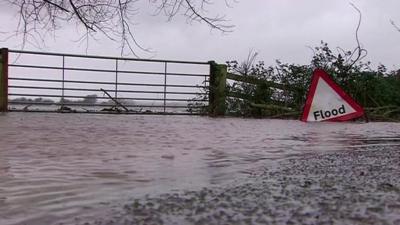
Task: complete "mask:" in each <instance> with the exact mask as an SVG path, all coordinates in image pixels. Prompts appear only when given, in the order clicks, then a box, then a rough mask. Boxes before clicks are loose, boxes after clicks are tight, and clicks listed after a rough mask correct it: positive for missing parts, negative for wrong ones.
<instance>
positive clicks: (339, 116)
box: [301, 69, 364, 122]
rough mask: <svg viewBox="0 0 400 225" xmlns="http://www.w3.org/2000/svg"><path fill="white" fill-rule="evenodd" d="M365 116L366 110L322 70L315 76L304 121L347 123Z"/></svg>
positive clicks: (305, 108)
mask: <svg viewBox="0 0 400 225" xmlns="http://www.w3.org/2000/svg"><path fill="white" fill-rule="evenodd" d="M363 114H364V110H363V109H362V107H361V106H360V105H358V104H357V103H356V102H355V101H354V100H353V99H352V98H351V97H350V96H349V95H347V94H346V93H345V92H344V91H343V90H342V89H341V88H340V87H339V85H337V84H336V83H335V82H334V81H333V80H332V79H331V78H330V77H329V75H328V74H327V73H326V72H325V71H323V70H320V69H316V70H315V71H314V74H313V78H312V82H311V86H310V90H309V93H308V96H307V100H306V104H305V106H304V111H303V116H302V119H301V120H302V121H304V122H317V121H326V120H328V121H346V120H351V119H354V118H357V117H360V116H362V115H363Z"/></svg>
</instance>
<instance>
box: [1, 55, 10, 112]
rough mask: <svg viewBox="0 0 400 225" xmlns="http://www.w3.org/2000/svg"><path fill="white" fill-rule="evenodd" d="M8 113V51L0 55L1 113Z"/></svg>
mask: <svg viewBox="0 0 400 225" xmlns="http://www.w3.org/2000/svg"><path fill="white" fill-rule="evenodd" d="M7 111H8V49H7V48H2V49H1V53H0V112H7Z"/></svg>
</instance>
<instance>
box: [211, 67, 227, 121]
mask: <svg viewBox="0 0 400 225" xmlns="http://www.w3.org/2000/svg"><path fill="white" fill-rule="evenodd" d="M209 63H210V92H209V106H208V107H209V110H208V114H209V115H210V116H224V115H225V110H226V106H225V98H226V93H225V89H226V75H227V73H228V72H227V66H226V65H224V64H217V63H216V62H214V61H210V62H209Z"/></svg>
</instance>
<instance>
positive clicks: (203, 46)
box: [0, 0, 400, 69]
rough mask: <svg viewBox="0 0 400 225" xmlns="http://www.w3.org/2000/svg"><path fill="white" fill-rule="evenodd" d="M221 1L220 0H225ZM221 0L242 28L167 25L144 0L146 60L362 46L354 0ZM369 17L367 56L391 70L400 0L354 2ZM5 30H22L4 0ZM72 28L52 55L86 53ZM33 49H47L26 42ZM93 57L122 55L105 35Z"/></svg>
mask: <svg viewBox="0 0 400 225" xmlns="http://www.w3.org/2000/svg"><path fill="white" fill-rule="evenodd" d="M218 1H219V0H218ZM222 2H224V1H222V0H221V1H220V2H219V3H218V4H216V6H215V7H214V8H216V9H210V13H212V12H217V13H219V14H225V15H226V17H227V18H228V19H229V20H230V22H229V24H233V25H235V28H234V30H233V32H231V33H225V34H221V32H218V31H216V30H210V28H209V27H207V25H205V24H197V23H192V24H188V23H187V21H186V20H185V19H183V18H182V17H176V18H175V19H174V20H173V21H171V22H167V19H166V18H165V17H162V16H156V17H155V16H152V15H151V12H152V10H153V9H151V8H149V4H148V1H147V0H143V1H142V2H139V3H138V4H140V5H144V6H145V10H142V11H141V12H140V14H138V15H137V16H136V18H135V19H136V20H137V21H136V23H137V25H135V27H134V29H135V31H136V33H135V34H136V37H137V39H138V41H139V42H140V43H141V44H142V45H143V46H145V47H149V48H151V49H153V50H154V54H147V53H145V52H140V51H138V54H139V55H140V56H142V57H150V56H151V57H153V58H160V59H178V60H195V61H209V60H216V61H217V62H221V63H223V62H225V61H227V60H233V59H237V60H242V59H245V58H246V57H247V55H248V53H249V51H250V50H253V51H256V52H258V53H259V57H258V59H259V60H263V61H265V63H266V64H273V63H274V61H275V60H276V59H280V60H282V61H284V62H289V63H299V64H302V63H308V62H309V61H310V59H311V57H312V51H311V50H310V49H308V48H307V47H306V46H318V45H319V43H320V41H321V40H324V41H326V42H328V43H329V45H330V46H331V47H332V49H335V48H336V47H337V46H340V47H342V48H344V49H348V50H351V49H354V47H356V40H355V29H356V26H357V22H358V14H357V12H356V11H355V10H354V8H352V7H351V6H350V4H349V1H348V0H335V1H332V0H330V1H328V0H301V1H300V0H298V1H295V0H239V1H237V2H236V3H233V4H231V6H232V7H231V8H227V7H225V6H224V4H221V3H222ZM352 2H353V3H354V4H355V5H356V6H357V7H358V8H359V9H360V10H361V11H362V14H363V20H362V24H361V28H360V32H359V37H360V41H361V43H362V45H363V47H364V48H365V49H367V50H368V57H367V60H370V61H372V62H373V63H374V64H375V65H376V64H378V63H383V64H385V65H387V67H388V68H389V69H399V67H400V60H399V56H400V32H397V31H396V30H395V28H394V27H393V26H392V25H391V24H390V20H393V21H395V22H397V23H398V24H399V25H400V14H399V13H398V10H400V1H399V0H381V1H376V0H375V1H374V0H354V1H352ZM140 5H138V7H139V8H140ZM0 7H1V10H0V12H1V15H0V19H1V20H0V29H1V34H0V35H2V37H3V38H4V37H6V35H7V34H5V33H4V32H6V33H7V32H11V31H13V30H15V26H16V21H17V19H16V18H17V17H16V16H15V15H16V13H17V11H16V9H10V8H9V7H7V6H6V5H4V3H3V4H2V5H0ZM75 30H76V29H75V28H72V26H70V27H67V28H65V29H64V30H62V31H59V32H57V37H56V38H55V40H53V39H49V40H47V41H46V45H47V46H46V47H45V48H44V49H41V50H43V51H48V52H64V53H74V54H85V53H86V48H85V46H83V45H78V44H77V43H76V42H75V40H76V39H77V36H76V35H74V33H75ZM19 43H20V39H18V38H13V39H9V40H7V41H3V42H2V43H1V46H2V47H8V48H13V49H15V48H18V47H17V46H18V44H19ZM25 49H26V50H40V49H37V48H35V47H33V46H27V47H26V48H25ZM87 53H88V54H101V55H109V56H118V55H120V50H119V49H118V47H117V45H116V44H114V43H111V42H110V41H107V40H103V39H100V40H98V41H97V42H95V41H92V42H90V44H89V49H88V52H87Z"/></svg>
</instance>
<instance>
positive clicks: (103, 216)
mask: <svg viewBox="0 0 400 225" xmlns="http://www.w3.org/2000/svg"><path fill="white" fill-rule="evenodd" d="M399 146H400V124H396V123H368V124H363V123H302V122H299V121H284V120H255V119H238V118H221V119H213V118H208V117H190V116H149V115H137V116H136V115H133V116H132V115H131V116H127V115H83V114H35V113H8V114H1V115H0V224H1V225H20V224H29V225H30V224H33V225H36V224H38V225H39V224H40V225H41V224H85V223H89V224H108V223H110V224H140V223H142V224H160V223H161V224H162V223H164V224H257V223H259V224H265V223H272V224H274V223H275V224H286V223H289V224H290V223H292V222H293V223H295V224H296V223H304V224H310V223H311V224H312V223H316V224H321V223H324V222H326V223H327V224H331V223H336V224H342V223H350V224H351V223H359V224H368V223H371V224H379V223H388V224H396V223H398V219H399V218H398V217H397V216H396V215H399V214H400V213H399V211H398V210H399V209H398V202H399V193H398V188H399V183H398V181H399V174H398V171H399V170H398V169H397V166H398V165H399V163H398V161H399V154H398V151H399V148H400V147H399Z"/></svg>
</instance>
